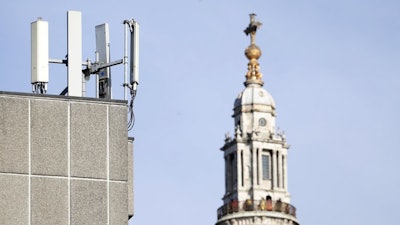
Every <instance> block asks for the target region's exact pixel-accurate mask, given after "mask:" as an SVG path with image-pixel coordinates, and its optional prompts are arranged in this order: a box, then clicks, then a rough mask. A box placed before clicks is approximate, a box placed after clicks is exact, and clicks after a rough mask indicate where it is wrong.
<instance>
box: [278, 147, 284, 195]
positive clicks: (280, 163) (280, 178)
mask: <svg viewBox="0 0 400 225" xmlns="http://www.w3.org/2000/svg"><path fill="white" fill-rule="evenodd" d="M282 157H283V156H282V152H281V151H278V176H279V177H278V187H279V188H283V175H282V167H283V165H282Z"/></svg>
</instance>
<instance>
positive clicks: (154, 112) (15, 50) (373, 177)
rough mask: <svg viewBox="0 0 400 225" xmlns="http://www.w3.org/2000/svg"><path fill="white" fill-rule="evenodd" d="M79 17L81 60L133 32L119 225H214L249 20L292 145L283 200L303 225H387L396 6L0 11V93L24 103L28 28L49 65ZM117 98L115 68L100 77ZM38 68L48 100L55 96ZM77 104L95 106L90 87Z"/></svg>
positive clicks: (61, 81) (395, 95) (315, 0)
mask: <svg viewBox="0 0 400 225" xmlns="http://www.w3.org/2000/svg"><path fill="white" fill-rule="evenodd" d="M68 10H79V11H81V12H82V20H83V24H82V28H83V58H84V59H86V58H88V57H89V58H91V59H94V51H95V42H94V36H95V35H94V27H95V26H96V25H98V24H101V23H104V22H107V23H109V25H110V30H111V34H110V38H111V59H112V60H116V59H120V58H122V55H123V25H122V21H123V20H124V19H130V18H134V19H135V20H136V21H138V22H139V23H140V25H141V44H140V45H141V46H140V47H141V52H140V53H141V55H140V57H141V58H140V74H141V77H140V85H139V90H138V95H137V99H136V102H135V115H136V124H135V127H134V129H133V131H131V132H130V136H134V137H135V217H134V218H133V219H132V220H131V221H130V224H136V225H143V224H170V225H183V224H188V223H190V224H193V225H205V224H209V225H210V224H214V223H215V222H216V210H217V208H218V207H219V206H221V205H222V201H221V198H222V196H223V194H224V165H223V155H222V152H221V151H220V150H219V148H220V147H221V146H222V145H223V139H224V134H225V133H226V132H227V131H230V132H231V133H233V119H232V118H231V115H232V108H233V102H234V99H235V98H236V96H237V94H238V93H239V92H240V91H241V90H242V89H243V88H244V87H243V81H244V75H245V73H246V68H247V59H246V58H245V56H244V54H243V52H244V49H245V48H246V47H247V45H248V44H249V38H248V37H246V36H245V34H244V33H243V30H244V28H245V27H246V26H247V25H248V23H249V16H248V14H249V13H256V14H257V15H258V16H257V19H258V20H260V21H261V22H262V23H263V26H262V28H261V29H260V30H259V32H258V34H257V44H258V45H259V46H260V48H261V49H262V51H263V55H262V57H261V58H260V60H259V62H260V66H261V72H262V73H263V75H264V78H263V79H264V82H265V85H264V87H265V88H266V89H267V90H268V91H269V92H270V93H271V94H272V96H273V97H274V99H275V102H276V105H277V113H278V118H277V123H278V126H279V127H280V128H281V129H282V130H284V131H285V132H286V136H287V140H288V142H289V144H290V145H291V149H290V150H289V159H288V164H289V168H288V172H289V191H290V193H291V194H292V204H293V205H294V206H296V207H297V210H298V219H299V221H300V223H301V224H308V225H317V224H326V225H336V224H341V225H347V224H348V225H355V224H363V225H372V224H373V225H375V224H396V223H397V221H398V218H397V211H398V202H400V194H399V193H398V190H399V189H400V175H399V171H400V164H399V163H398V159H399V158H400V151H399V146H400V138H399V134H400V132H399V126H400V119H399V115H400V77H399V75H400V66H399V65H400V64H399V62H400V41H399V40H400V14H399V11H400V2H399V1H396V0H379V1H378V0H336V1H327V0H304V1H290V0H279V1H278V0H253V1H245V0H240V1H228V0H219V1H211V0H186V1H183V0H181V1H178V0H171V1H160V0H159V1H154V0H147V1H91V2H89V1H21V0H16V1H8V2H7V3H3V4H2V7H1V8H0V17H1V19H0V28H1V30H2V32H1V42H0V65H1V68H2V73H1V75H0V90H2V91H16V92H30V91H31V84H30V23H31V22H33V21H35V20H36V18H37V17H42V18H43V19H44V20H46V21H48V22H49V29H50V30H49V32H50V57H51V58H60V59H61V58H63V57H64V56H65V54H66V12H67V11H68ZM112 74H113V84H114V87H113V95H114V97H115V98H117V99H122V98H123V94H122V88H121V87H120V86H119V84H121V83H122V81H123V79H122V76H123V67H122V66H116V67H113V68H112ZM66 76H67V73H66V68H65V67H64V66H62V65H50V82H49V91H48V92H49V94H59V93H60V92H61V91H62V90H63V89H64V87H65V86H66V82H67V81H66V80H67V79H66ZM87 88H88V96H93V95H94V91H93V90H94V88H93V79H92V80H91V82H89V84H88V87H87Z"/></svg>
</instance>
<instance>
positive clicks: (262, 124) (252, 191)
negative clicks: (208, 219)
mask: <svg viewBox="0 0 400 225" xmlns="http://www.w3.org/2000/svg"><path fill="white" fill-rule="evenodd" d="M250 16H251V17H250V18H251V20H250V25H249V27H247V29H246V30H245V33H246V34H247V35H249V34H250V36H251V43H250V46H249V47H248V48H247V49H246V51H245V55H246V57H247V58H248V59H249V63H248V72H247V74H246V81H245V83H244V84H245V88H244V90H243V91H242V92H241V93H240V94H239V96H238V97H237V99H236V100H235V103H234V109H233V118H234V124H235V135H234V137H230V136H229V135H228V134H227V135H226V138H225V144H224V146H223V147H222V148H221V150H222V151H223V152H224V159H225V195H224V196H223V202H224V203H223V206H221V207H220V208H219V209H218V212H217V213H218V221H217V223H216V225H245V224H249V225H256V224H257V225H275V224H279V225H298V224H299V222H298V221H297V219H296V209H295V207H294V206H292V205H291V204H290V195H289V192H288V180H287V155H288V149H289V145H288V144H287V143H286V139H285V135H284V133H283V132H280V131H277V130H276V126H275V117H276V112H275V102H274V100H273V98H272V96H271V94H270V93H268V91H266V90H265V89H264V88H263V84H264V83H263V81H262V74H261V73H260V71H259V63H258V61H257V60H258V59H259V58H260V56H261V50H260V48H259V47H258V46H257V45H256V44H255V36H256V31H257V28H258V27H259V26H260V25H261V23H259V22H256V21H255V18H254V17H255V15H254V14H252V15H250Z"/></svg>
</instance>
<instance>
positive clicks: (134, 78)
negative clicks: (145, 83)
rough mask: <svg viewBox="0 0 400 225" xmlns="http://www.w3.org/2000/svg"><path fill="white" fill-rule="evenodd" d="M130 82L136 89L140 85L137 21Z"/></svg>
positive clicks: (133, 38) (134, 26)
mask: <svg viewBox="0 0 400 225" xmlns="http://www.w3.org/2000/svg"><path fill="white" fill-rule="evenodd" d="M130 82H131V84H132V85H133V86H134V89H136V85H138V84H139V24H138V23H137V22H136V21H133V30H132V32H131V58H130Z"/></svg>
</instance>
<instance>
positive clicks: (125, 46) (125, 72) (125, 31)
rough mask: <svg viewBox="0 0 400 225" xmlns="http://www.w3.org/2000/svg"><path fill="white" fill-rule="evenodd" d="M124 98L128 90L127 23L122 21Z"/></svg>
mask: <svg viewBox="0 0 400 225" xmlns="http://www.w3.org/2000/svg"><path fill="white" fill-rule="evenodd" d="M124 28H125V30H124V100H127V90H128V87H127V85H128V29H129V24H127V23H125V22H124Z"/></svg>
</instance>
